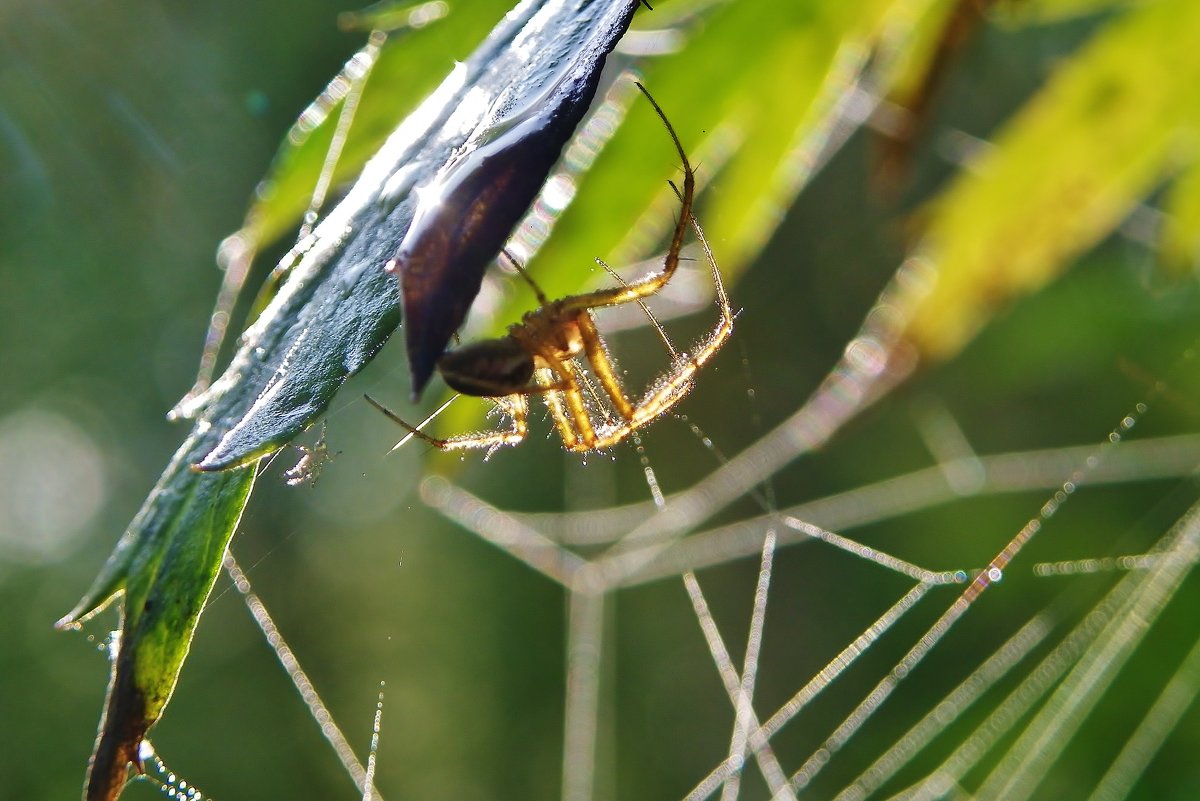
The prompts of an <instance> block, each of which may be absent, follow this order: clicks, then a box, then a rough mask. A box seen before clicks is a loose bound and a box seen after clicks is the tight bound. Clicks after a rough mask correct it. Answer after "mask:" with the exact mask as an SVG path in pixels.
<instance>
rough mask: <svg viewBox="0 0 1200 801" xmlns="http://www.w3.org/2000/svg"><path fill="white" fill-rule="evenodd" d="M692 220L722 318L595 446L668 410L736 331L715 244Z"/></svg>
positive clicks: (610, 443)
mask: <svg viewBox="0 0 1200 801" xmlns="http://www.w3.org/2000/svg"><path fill="white" fill-rule="evenodd" d="M691 223H692V228H693V230H695V232H696V237H697V239H698V240H699V241H700V244H701V246H702V247H703V248H704V253H705V255H706V256H707V258H708V264H709V267H710V269H711V270H712V277H713V286H714V288H715V289H716V294H717V307H718V309H719V310H720V319H719V320H718V321H717V325H716V327H714V328H713V330H712V331H711V332H710V333H709V335H708V337H707V338H706V339H705V340H704V341H703V343H702V344H700V345H698V346H697V347H696V348H694V349H693V352H692V354H690V355H684V356H682V357H680V359H679V360H677V361H676V363H675V367H674V369H673V371H672V372H671V373H669V374H668V375H667V376H666V377H665V378H664V379H663V380H662V381H660V382H659V383H658V385H657V388H656V389H655V390H654V391H653V392H651V393H650V394H649V395H647V396H646V397H645V398H643V399H642V400H641V401H640V402H639V403H638V404H637V406H635V407H634V409H633V414H632V416H631V417H630V418H629V419H628V420H627V421H626V422H625V423H623V424H622V425H619V426H613V427H610V428H605V429H604V430H602V431H601V432H600V433H599V435H598V436H597V438H596V442H595V444H594V445H593V446H592V447H593V448H596V449H604V448H611V447H612V446H613V445H616V444H617V443H619V442H621V441H623V440H625V439H626V438H628V437H629V435H630V434H632V433H633V432H634V431H636V430H637V429H639V428H641V427H642V426H644V425H646V424H647V423H649V422H650V421H652V420H654V419H655V418H656V417H659V416H660V415H663V414H665V413H666V412H668V411H669V410H670V409H671V408H672V407H674V406H675V404H677V403H678V402H679V401H680V400H682V399H683V398H684V396H686V395H687V393H688V391H689V390H690V389H691V387H692V382H693V381H694V380H695V378H696V373H698V372H699V371H700V368H701V367H703V366H704V365H705V364H707V363H708V362H709V361H710V360H712V358H713V357H714V356H716V355H717V353H718V352H719V351H720V350H721V347H722V346H723V345H724V344H725V342H726V341H728V339H729V337H730V336H731V335H732V334H733V318H734V315H733V307H732V306H731V305H730V303H729V295H728V294H727V293H726V291H725V284H724V283H723V282H722V281H721V271H720V269H719V268H718V267H717V260H716V258H715V257H714V256H713V252H712V248H711V247H710V246H709V244H708V239H707V238H706V237H705V236H704V230H703V229H702V228H701V227H700V223H698V222H696V220H695V219H693V220H692V221H691Z"/></svg>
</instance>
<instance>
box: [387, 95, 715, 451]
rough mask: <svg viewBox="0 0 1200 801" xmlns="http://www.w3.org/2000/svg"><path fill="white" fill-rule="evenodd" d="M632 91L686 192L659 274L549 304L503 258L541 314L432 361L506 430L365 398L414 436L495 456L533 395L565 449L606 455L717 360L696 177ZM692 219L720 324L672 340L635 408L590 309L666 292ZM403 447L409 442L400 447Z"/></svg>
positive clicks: (514, 438)
mask: <svg viewBox="0 0 1200 801" xmlns="http://www.w3.org/2000/svg"><path fill="white" fill-rule="evenodd" d="M637 87H638V89H640V90H641V92H642V94H644V95H645V96H646V99H647V100H649V101H650V104H651V105H652V106H653V107H654V110H655V112H656V113H657V114H658V116H659V119H661V120H662V122H663V124H664V125H665V126H666V129H667V133H668V134H670V137H671V141H672V142H673V143H674V145H675V150H676V152H677V153H678V155H679V159H680V161H682V163H683V189H682V191H680V190H679V189H678V188H677V187H675V185H674V184H671V186H672V189H674V190H675V194H676V195H677V196H678V198H679V200H680V204H681V205H680V212H679V220H678V222H676V224H675V229H674V233H673V235H672V237H671V245H670V248H669V249H668V251H667V254H666V257H665V258H664V260H663V266H662V270H661V271H659V272H657V273H653V274H651V275H649V276H646V277H645V278H642V279H640V280H638V281H636V282H634V283H631V284H625V283H622V285H621V286H616V287H610V288H607V289H601V290H598V291H595V292H588V293H584V294H580V295H570V296H568V297H565V298H562V299H560V300H554V301H552V300H549V299H547V297H546V296H545V294H544V293H543V292H542V291H541V289H540V288H539V287H538V286H537V284H536V283H534V281H533V279H532V278H531V277H530V276H529V275H528V274H527V273H525V271H524V270H523V269H522V268H521V267H520V266H519V265H517V264H516V261H515V260H514V259H512V257H511V255H509V254H507V253H506V254H505V255H506V256H508V258H509V260H510V261H512V262H513V264H514V266H516V267H517V271H518V272H519V273H520V275H521V276H522V277H524V278H525V280H526V281H527V282H528V283H529V284H530V286H531V287H532V288H533V290H534V292H535V294H536V295H537V299H538V303H539V306H538V308H536V309H534V310H533V311H530V312H528V313H526V314H525V316H524V317H523V318H522V319H521V321H520V322H519V323H515V324H513V325H511V326H509V329H508V333H507V335H505V336H503V337H499V338H497V339H489V340H484V341H481V342H475V343H472V344H469V345H465V346H463V347H461V348H458V349H456V350H449V351H447V352H446V353H445V354H444V355H443V356H442V357H441V359H440V360H439V361H438V364H437V368H438V372H439V373H441V375H442V378H443V379H444V380H445V382H446V384H447V385H449V386H450V388H451V389H454V390H456V391H457V392H459V393H461V394H463V395H471V396H475V397H484V398H490V399H492V400H493V401H494V402H495V403H496V405H497V406H498V407H499V408H500V410H501V411H503V412H504V413H505V414H506V415H508V417H509V418H511V420H512V427H511V428H510V429H508V430H493V431H487V432H482V433H474V434H466V435H462V436H456V437H451V438H448V439H437V438H435V437H431V436H429V435H428V434H426V433H424V432H422V431H419V430H418V429H417V428H416V427H415V426H412V425H410V424H409V423H406V422H405V421H404V420H401V419H400V418H399V417H398V416H396V415H395V414H394V413H393V412H391V411H390V410H389V409H387V408H386V407H385V406H383V405H382V404H380V403H379V402H377V401H376V400H375V399H373V398H371V397H370V396H366V399H367V401H369V402H370V403H371V404H372V405H373V406H375V407H376V408H377V409H379V410H380V411H381V412H383V413H384V414H385V415H387V416H388V417H389V418H390V419H391V420H393V421H394V422H396V423H398V424H399V425H401V426H402V427H404V428H405V429H407V430H408V431H409V432H410V434H411V435H413V436H417V437H420V438H421V439H424V440H425V441H426V442H429V443H430V444H431V445H434V446H435V447H437V448H440V449H442V450H460V449H467V448H479V449H484V450H487V451H488V452H489V453H491V452H492V451H494V450H495V449H496V448H499V447H501V446H504V445H516V444H518V443H520V442H521V441H522V440H524V439H525V436H526V434H527V433H528V426H527V418H528V416H529V396H530V395H535V394H536V395H541V396H542V397H543V399H544V400H545V403H546V407H547V408H548V409H549V411H550V415H551V416H552V417H553V418H554V424H555V427H556V428H557V430H558V434H559V436H560V437H562V441H563V445H564V446H565V447H566V449H567V450H569V451H575V452H580V453H583V452H589V451H599V450H605V449H608V448H611V447H613V446H615V445H617V444H619V443H621V442H623V441H624V440H626V439H627V438H628V437H630V436H631V435H633V434H634V433H635V432H637V431H638V430H640V429H641V428H643V427H644V426H646V425H647V424H649V423H650V422H652V421H653V420H655V419H656V418H658V417H661V416H662V415H663V414H665V413H666V412H668V411H669V410H670V409H671V408H673V407H674V406H675V404H677V403H678V402H679V401H680V400H682V399H683V398H684V397H685V396H686V395H687V394H688V392H689V391H690V390H691V388H692V384H693V382H694V380H695V377H696V374H697V373H698V372H699V370H700V368H701V367H703V366H704V364H706V363H707V362H708V361H709V360H710V359H712V358H713V356H715V355H716V354H717V352H718V351H719V350H720V349H721V347H722V346H723V345H724V344H725V342H726V341H727V340H728V339H729V337H730V335H731V334H732V333H733V317H734V315H733V310H732V308H731V307H730V305H729V297H728V295H726V293H725V288H724V285H723V284H722V283H721V274H720V271H719V270H718V268H717V263H716V260H715V259H714V258H713V255H712V250H711V248H710V247H709V245H708V241H707V240H706V239H705V238H704V232H703V231H702V230H701V228H700V226H699V224H698V223H697V222H696V221H695V219H694V218H693V217H692V200H693V196H694V194H695V183H696V180H695V173H694V172H693V170H692V166H691V164H690V163H689V162H688V159H687V155H686V154H685V153H684V150H683V145H682V144H680V141H679V137H678V135H677V134H676V133H675V129H674V128H673V127H672V126H671V123H670V122H669V121H668V120H667V116H666V114H665V113H664V112H663V110H662V108H660V107H659V105H658V103H657V102H656V101H655V100H654V98H653V97H652V96H651V95H650V93H649V92H648V91H647V90H646V87H644V86H642V85H641V84H640V83H638V84H637ZM689 223H690V225H691V227H692V228H693V229H694V230H695V232H696V236H697V238H698V240H699V241H700V244H701V245H702V247H703V248H704V252H705V255H706V256H707V259H708V263H709V266H710V268H711V271H712V278H713V284H714V285H715V288H716V295H717V305H718V308H719V311H720V320H719V321H718V322H717V325H716V327H715V328H713V330H712V331H711V332H710V333H709V334H708V336H707V337H706V338H705V339H704V340H702V341H701V342H700V343H699V344H698V345H697V346H696V347H695V348H694V349H693V350H692V352H691V353H683V354H678V353H675V351H674V349H673V348H671V347H670V344H669V343H668V348H669V349H670V350H671V353H672V356H673V357H674V358H673V360H672V364H671V367H670V369H669V370H668V371H667V372H666V373H665V374H663V375H662V376H661V377H660V378H659V379H658V381H656V382H655V383H654V384H653V385H652V386H651V387H650V388H649V389H648V390H647V391H646V393H645V395H644V396H643V397H642V399H641V400H640V401H638V402H636V403H634V402H632V401H630V400H629V397H628V395H627V394H626V392H625V389H624V387H623V386H622V384H621V380H620V378H619V377H618V376H617V371H616V368H615V366H614V365H613V362H612V359H611V358H610V357H609V355H608V349H607V347H606V345H605V343H604V339H603V338H602V337H601V336H600V332H599V331H598V330H597V328H596V323H595V321H594V320H593V318H592V309H597V308H602V307H605V306H619V305H621V304H625V303H638V304H639V305H641V304H642V299H643V298H647V297H649V296H651V295H653V294H655V293H656V292H658V291H659V290H661V289H662V288H663V287H664V286H666V285H667V283H668V282H669V281H670V280H671V277H672V276H673V275H674V274H675V270H676V268H677V267H678V266H679V261H680V251H681V249H682V248H683V238H684V232H685V230H686V228H687V227H688V225H689ZM601 264H603V262H601ZM643 308H644V306H643ZM664 339H665V337H664ZM580 358H584V359H586V360H587V362H588V364H589V365H590V368H591V373H592V375H593V376H595V379H596V380H597V381H598V382H599V384H600V388H601V390H603V394H604V396H606V397H607V402H608V404H609V405H611V409H605V410H604V412H603V415H604V419H602V420H593V417H592V414H591V413H589V410H588V405H587V403H586V402H585V396H584V389H585V387H586V388H587V390H588V391H589V394H590V395H591V396H592V397H593V399H594V400H595V404H594V405H596V406H603V405H604V404H603V403H602V402H601V401H600V399H599V397H598V393H596V391H595V390H594V388H593V387H592V385H591V383H590V382H589V381H588V380H587V377H586V375H584V374H583V373H582V372H581V371H580V368H579V366H578V364H577V360H578V359H580ZM614 413H615V414H614ZM404 441H407V438H405V440H402V441H401V444H403V442H404ZM397 447H399V445H398V446H397Z"/></svg>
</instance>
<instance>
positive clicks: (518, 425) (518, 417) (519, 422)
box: [363, 394, 529, 451]
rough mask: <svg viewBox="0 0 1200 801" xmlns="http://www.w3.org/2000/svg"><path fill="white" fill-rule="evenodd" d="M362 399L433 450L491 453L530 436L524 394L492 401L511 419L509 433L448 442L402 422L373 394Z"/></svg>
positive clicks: (466, 437) (456, 439)
mask: <svg viewBox="0 0 1200 801" xmlns="http://www.w3.org/2000/svg"><path fill="white" fill-rule="evenodd" d="M363 397H365V398H366V399H367V402H368V403H370V404H371V405H372V406H374V407H375V408H376V409H378V410H379V411H381V412H383V414H384V415H385V416H386V417H387V418H388V419H389V420H391V421H392V422H393V423H396V424H397V425H399V426H400V427H401V428H403V429H404V430H406V431H408V432H409V433H410V434H412V435H413V436H415V437H417V438H418V439H423V440H425V441H426V442H428V443H429V444H430V445H432V446H433V447H435V448H438V449H439V450H443V451H457V450H467V449H480V450H488V451H491V450H494V449H495V448H499V447H501V446H504V445H517V444H519V443H520V442H521V441H522V440H524V439H525V435H526V434H528V433H529V425H528V418H529V401H528V399H527V398H526V396H525V395H521V394H514V395H504V396H501V397H498V398H493V399H492V400H493V401H494V402H495V404H496V405H497V406H499V407H500V409H501V410H502V411H503V412H504V413H505V414H507V415H508V416H509V417H510V418H512V427H511V428H509V429H508V430H498V431H485V432H480V433H476V434H464V435H463V436H459V437H450V438H448V439H438V438H437V437H431V436H429V435H428V434H426V433H425V432H424V431H421V430H419V429H417V428H416V427H414V426H413V425H411V424H409V423H407V422H405V421H404V420H402V419H401V418H400V417H399V416H398V415H396V413H395V412H393V411H392V410H391V409H389V408H387V407H386V406H384V405H383V404H382V403H380V402H379V401H377V400H375V399H374V398H372V397H371V396H370V395H364V396H363Z"/></svg>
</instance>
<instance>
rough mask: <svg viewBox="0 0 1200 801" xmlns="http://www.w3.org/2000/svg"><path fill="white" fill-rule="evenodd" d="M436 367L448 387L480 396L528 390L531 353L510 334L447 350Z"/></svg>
mask: <svg viewBox="0 0 1200 801" xmlns="http://www.w3.org/2000/svg"><path fill="white" fill-rule="evenodd" d="M437 367H438V372H440V373H441V374H442V378H443V379H444V380H445V382H446V384H447V385H449V386H450V388H451V389H453V390H454V391H456V392H461V393H462V394H464V395H472V396H475V397H480V398H494V397H499V396H501V395H512V394H514V393H518V392H525V391H528V389H529V382H530V381H531V380H532V379H533V356H532V355H531V354H530V353H529V351H527V350H526V349H525V347H524V346H523V345H522V344H521V343H520V342H518V341H517V340H515V339H513V338H512V337H510V336H508V337H500V338H499V339H485V340H483V341H482V342H474V343H472V344H470V345H465V346H463V347H461V348H458V349H457V350H450V351H446V353H445V354H443V355H442V358H441V359H439V360H438V364H437Z"/></svg>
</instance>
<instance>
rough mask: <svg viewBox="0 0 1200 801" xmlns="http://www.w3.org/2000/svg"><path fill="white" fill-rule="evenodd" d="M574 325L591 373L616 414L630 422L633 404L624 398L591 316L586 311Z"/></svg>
mask: <svg viewBox="0 0 1200 801" xmlns="http://www.w3.org/2000/svg"><path fill="white" fill-rule="evenodd" d="M576 324H577V325H578V326H579V336H580V338H581V339H582V340H583V351H584V353H586V354H587V358H588V363H589V364H591V366H592V373H593V374H594V375H595V376H596V378H597V379H598V380H599V381H600V386H601V387H603V388H604V393H605V394H606V395H608V397H609V398H610V399H611V400H612V402H613V406H615V407H616V409H617V413H618V414H620V415H621V417H623V418H624V419H626V420H632V419H633V404H632V403H630V402H629V399H628V398H626V397H625V391H624V390H623V389H622V388H621V381H620V379H618V378H617V373H616V370H615V369H614V368H613V363H612V358H611V357H610V356H609V355H608V349H607V348H605V347H604V340H603V339H601V338H600V332H599V331H598V330H596V323H595V321H593V320H592V315H591V314H589V313H588V312H586V311H585V312H582V313H581V314H580V315H579V317H578V319H577V320H576Z"/></svg>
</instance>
